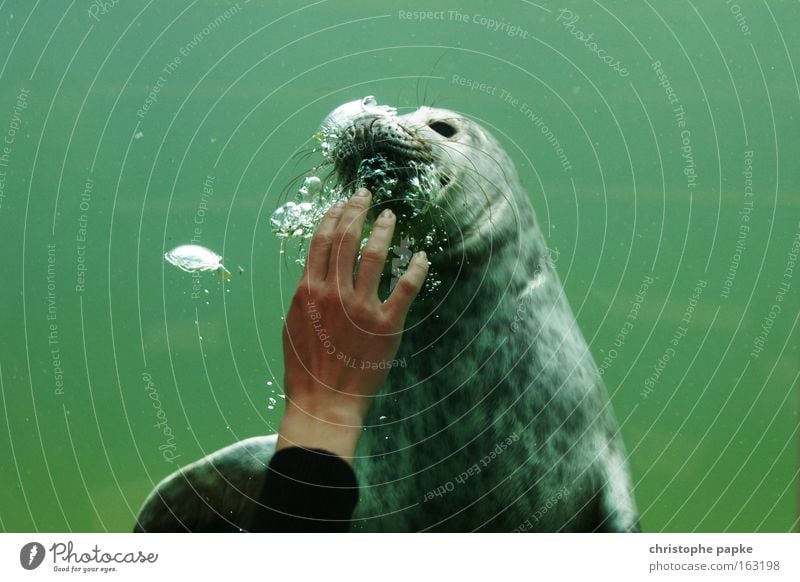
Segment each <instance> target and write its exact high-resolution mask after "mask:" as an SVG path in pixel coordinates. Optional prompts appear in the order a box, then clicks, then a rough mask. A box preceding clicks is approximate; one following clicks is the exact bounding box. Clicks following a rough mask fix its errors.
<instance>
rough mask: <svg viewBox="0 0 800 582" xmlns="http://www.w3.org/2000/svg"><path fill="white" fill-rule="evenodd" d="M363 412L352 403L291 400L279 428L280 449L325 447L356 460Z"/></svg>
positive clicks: (327, 449)
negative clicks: (325, 403) (354, 457)
mask: <svg viewBox="0 0 800 582" xmlns="http://www.w3.org/2000/svg"><path fill="white" fill-rule="evenodd" d="M363 420H364V417H363V414H362V413H361V411H360V410H359V408H358V407H357V406H355V405H353V404H350V403H344V404H343V403H335V404H331V403H329V404H328V405H327V406H326V405H324V403H320V402H319V401H318V400H317V401H315V400H309V401H305V402H303V401H302V400H300V401H298V400H288V401H287V403H286V411H285V412H284V415H283V418H282V419H281V424H280V428H279V431H278V444H277V447H276V448H277V450H280V449H283V448H287V447H303V448H306V449H323V450H326V451H329V452H331V453H334V454H336V455H338V456H340V457H342V458H343V459H344V460H345V461H347V462H348V463H350V464H352V462H353V456H354V455H355V449H356V445H357V444H358V439H359V437H360V436H361V432H362V425H363Z"/></svg>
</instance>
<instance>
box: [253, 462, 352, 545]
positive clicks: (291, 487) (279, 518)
mask: <svg viewBox="0 0 800 582" xmlns="http://www.w3.org/2000/svg"><path fill="white" fill-rule="evenodd" d="M257 502H258V503H257V505H256V512H255V515H254V519H253V522H252V523H251V526H250V531H253V532H345V531H347V530H348V529H349V527H350V518H351V516H352V515H353V509H355V506H356V503H357V502H358V481H357V480H356V475H355V473H354V472H353V469H352V468H351V467H350V465H348V464H347V462H345V461H344V460H343V459H342V458H341V457H339V456H338V455H335V454H333V453H329V452H327V451H324V450H322V449H303V448H300V447H289V448H286V449H281V450H280V451H278V452H277V453H275V455H273V457H272V460H271V461H270V463H269V466H268V467H267V475H266V477H265V479H264V485H263V486H262V488H261V494H260V496H259V498H258V499H257Z"/></svg>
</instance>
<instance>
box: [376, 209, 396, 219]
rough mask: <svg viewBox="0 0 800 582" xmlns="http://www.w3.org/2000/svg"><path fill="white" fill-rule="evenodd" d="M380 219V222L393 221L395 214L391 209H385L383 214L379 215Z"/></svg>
mask: <svg viewBox="0 0 800 582" xmlns="http://www.w3.org/2000/svg"><path fill="white" fill-rule="evenodd" d="M378 218H379V219H380V220H391V219H392V218H394V212H392V211H391V210H390V209H388V208H386V209H384V211H383V212H381V213H380V214H379V215H378Z"/></svg>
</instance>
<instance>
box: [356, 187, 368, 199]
mask: <svg viewBox="0 0 800 582" xmlns="http://www.w3.org/2000/svg"><path fill="white" fill-rule="evenodd" d="M369 195H370V194H369V190H367V189H366V188H359V189H358V190H356V196H361V197H363V198H366V197H368V196H369Z"/></svg>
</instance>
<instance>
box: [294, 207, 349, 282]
mask: <svg viewBox="0 0 800 582" xmlns="http://www.w3.org/2000/svg"><path fill="white" fill-rule="evenodd" d="M343 209H344V202H343V201H341V200H340V201H339V202H337V203H336V204H334V205H333V206H331V207H330V208H328V211H327V212H326V213H325V216H323V217H322V220H321V221H320V223H319V226H318V227H317V230H316V232H315V233H314V236H312V237H311V246H310V247H309V249H308V258H306V266H305V269H303V277H308V278H309V279H316V280H324V279H325V277H327V275H328V263H329V262H330V256H331V247H332V246H333V234H334V233H335V232H336V226H337V225H338V224H339V219H340V218H341V216H342V210H343Z"/></svg>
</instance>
